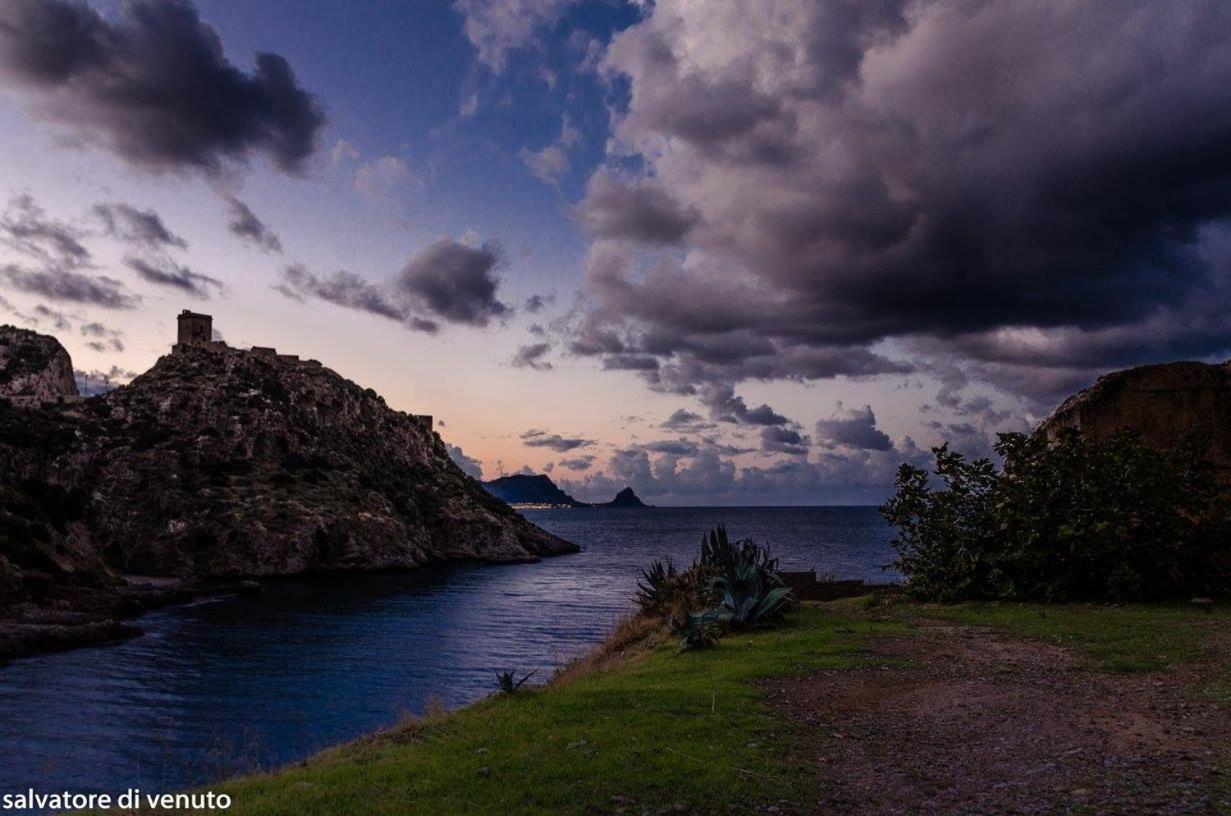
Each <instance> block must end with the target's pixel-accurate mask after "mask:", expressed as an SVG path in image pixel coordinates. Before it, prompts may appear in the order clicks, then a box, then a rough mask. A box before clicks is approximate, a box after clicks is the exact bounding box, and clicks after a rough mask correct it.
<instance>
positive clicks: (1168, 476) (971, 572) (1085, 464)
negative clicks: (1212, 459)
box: [881, 429, 1231, 602]
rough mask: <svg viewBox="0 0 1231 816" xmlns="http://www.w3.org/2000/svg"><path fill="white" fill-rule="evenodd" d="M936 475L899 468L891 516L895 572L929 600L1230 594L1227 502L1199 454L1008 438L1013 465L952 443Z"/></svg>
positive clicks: (940, 451) (1003, 449) (1002, 448)
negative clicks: (999, 464) (969, 454)
mask: <svg viewBox="0 0 1231 816" xmlns="http://www.w3.org/2000/svg"><path fill="white" fill-rule="evenodd" d="M933 452H934V453H935V455H936V466H935V471H934V473H933V474H929V473H928V472H927V471H925V470H923V469H920V468H916V467H913V466H911V465H909V464H904V465H902V467H901V469H900V470H899V471H898V476H897V491H896V493H895V495H894V496H893V497H892V498H891V499H890V500H889V501H888V502H886V503H885V505H884V506H883V507H882V508H881V512H882V513H883V514H884V516H885V518H886V519H887V520H888V521H889V522H890V524H892V525H894V526H895V527H896V528H897V530H896V534H895V536H894V539H893V545H894V547H895V548H896V550H897V552H898V559H897V561H896V562H895V564H894V566H895V567H896V568H897V569H898V570H899V571H901V573H902V574H903V575H904V576H905V577H906V578H907V580H908V590H909V592H910V593H911V594H912V595H913V596H914V597H916V598H921V599H926V600H933V601H945V602H953V601H961V600H976V599H1021V600H1029V599H1035V600H1045V601H1063V600H1113V601H1127V600H1165V599H1187V598H1189V597H1191V596H1194V595H1207V594H1224V593H1226V592H1227V589H1228V569H1227V566H1228V565H1227V561H1228V558H1227V556H1228V555H1229V554H1231V547H1229V546H1228V542H1231V503H1229V502H1228V501H1227V498H1226V496H1225V494H1224V493H1223V492H1221V490H1220V488H1219V486H1218V484H1217V483H1216V481H1215V480H1214V479H1213V478H1212V473H1211V468H1210V465H1209V463H1208V462H1206V461H1204V460H1203V459H1202V458H1201V457H1200V456H1199V455H1198V454H1197V453H1196V452H1195V450H1194V449H1192V448H1186V447H1182V448H1179V449H1177V450H1172V451H1164V450H1158V449H1156V448H1153V447H1150V446H1148V445H1146V444H1145V443H1144V442H1143V441H1142V440H1141V439H1140V437H1138V436H1137V435H1135V434H1133V433H1131V432H1121V433H1119V434H1117V435H1115V436H1113V437H1112V438H1110V439H1108V440H1106V441H1102V442H1095V441H1092V440H1088V439H1084V438H1082V436H1081V434H1080V433H1079V432H1077V431H1075V430H1071V429H1068V430H1064V431H1061V432H1060V433H1059V434H1058V436H1057V438H1056V439H1055V440H1054V441H1052V442H1051V443H1049V442H1048V441H1047V440H1046V439H1044V438H1042V437H1040V436H1037V435H1036V436H1027V435H1025V434H1018V433H1010V434H1000V436H999V441H998V442H997V444H996V452H997V453H998V454H999V455H1000V456H1001V457H1003V459H1004V467H1003V468H1002V469H997V468H996V466H995V465H994V464H993V463H992V462H991V461H989V460H987V459H980V460H974V461H971V460H968V459H966V458H965V457H963V456H962V455H961V454H960V453H957V452H955V451H951V450H950V449H949V447H948V445H943V446H941V447H939V448H936V449H934V451H933Z"/></svg>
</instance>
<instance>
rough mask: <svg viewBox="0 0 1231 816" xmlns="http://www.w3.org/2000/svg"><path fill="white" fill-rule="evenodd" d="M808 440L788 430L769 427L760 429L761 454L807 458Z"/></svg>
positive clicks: (796, 432)
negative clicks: (782, 454)
mask: <svg viewBox="0 0 1231 816" xmlns="http://www.w3.org/2000/svg"><path fill="white" fill-rule="evenodd" d="M808 445H809V439H808V437H806V436H802V435H800V433H799V432H798V431H793V430H791V429H790V428H781V427H777V426H770V427H767V428H762V429H761V451H762V452H763V453H786V454H790V455H791V456H807V455H808Z"/></svg>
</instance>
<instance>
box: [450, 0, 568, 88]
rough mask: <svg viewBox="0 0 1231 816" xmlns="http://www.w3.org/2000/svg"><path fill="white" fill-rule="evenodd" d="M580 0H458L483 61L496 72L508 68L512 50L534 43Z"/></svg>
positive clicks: (456, 2)
mask: <svg viewBox="0 0 1231 816" xmlns="http://www.w3.org/2000/svg"><path fill="white" fill-rule="evenodd" d="M575 2H577V0H455V2H454V4H453V6H454V8H456V9H457V10H458V12H459V13H460V14H461V15H462V17H463V18H464V19H465V23H464V28H465V31H466V37H467V39H469V40H470V44H471V45H473V46H474V47H475V49H476V50H477V51H478V52H479V61H480V62H482V63H483V64H484V65H486V66H487V67H488V68H490V69H491V70H492V71H493V72H495V73H500V72H501V71H503V70H504V64H505V59H506V58H507V56H508V52H509V51H511V50H513V49H515V48H520V47H522V46H524V45H526V44H527V43H529V42H530V40H531V38H532V37H533V36H534V35H535V34H536V33H537V32H538V31H540V30H542V29H544V28H546V27H548V26H549V25H550V24H552V23H554V22H555V21H556V20H557V19H558V18H559V16H560V15H561V14H562V13H563V12H564V10H565V9H567V8H568V7H569V6H570V5H572V4H573V3H575Z"/></svg>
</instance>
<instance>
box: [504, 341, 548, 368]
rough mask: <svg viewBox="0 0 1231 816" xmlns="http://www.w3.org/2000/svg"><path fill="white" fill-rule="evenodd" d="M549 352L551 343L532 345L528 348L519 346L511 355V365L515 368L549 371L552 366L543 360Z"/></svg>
mask: <svg viewBox="0 0 1231 816" xmlns="http://www.w3.org/2000/svg"><path fill="white" fill-rule="evenodd" d="M549 351H551V343H532V344H530V345H528V346H521V347H520V348H518V349H517V353H516V354H514V355H513V359H512V360H511V363H512V365H513V366H514V367H516V368H532V369H534V370H535V371H549V370H551V368H552V365H551V363H549V362H547V361H546V360H544V359H543V357H544V356H545V355H546V354H547V352H549Z"/></svg>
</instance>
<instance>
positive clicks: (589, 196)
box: [578, 169, 697, 244]
mask: <svg viewBox="0 0 1231 816" xmlns="http://www.w3.org/2000/svg"><path fill="white" fill-rule="evenodd" d="M578 216H579V217H580V218H581V223H582V224H583V225H584V226H585V228H586V229H587V230H588V231H589V232H590V233H592V234H593V235H595V236H598V237H600V238H616V239H625V240H630V241H636V242H639V243H643V244H678V243H681V242H682V241H683V240H684V237H685V236H686V235H687V234H688V231H689V230H690V229H692V227H693V225H694V224H696V222H697V213H696V212H695V211H692V210H688V211H685V210H684V208H683V207H682V206H681V205H680V203H679V202H678V201H676V200H675V199H673V198H672V197H671V196H670V195H669V194H668V193H667V192H666V190H664V189H663V187H662V186H661V185H659V184H657V183H655V182H654V181H652V180H650V179H642V180H639V181H633V180H629V179H621V178H617V177H615V176H614V175H612V174H611V173H610V172H608V171H606V170H602V169H600V170H599V171H598V172H596V173H595V174H594V176H593V177H592V178H591V179H590V184H589V186H588V187H587V189H586V197H585V199H584V200H583V201H582V204H581V206H580V207H579V208H578Z"/></svg>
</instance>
